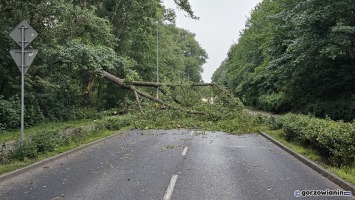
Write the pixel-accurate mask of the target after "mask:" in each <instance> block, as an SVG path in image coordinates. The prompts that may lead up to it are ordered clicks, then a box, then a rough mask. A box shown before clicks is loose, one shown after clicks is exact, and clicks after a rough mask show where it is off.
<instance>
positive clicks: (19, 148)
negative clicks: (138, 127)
mask: <svg viewBox="0 0 355 200" xmlns="http://www.w3.org/2000/svg"><path fill="white" fill-rule="evenodd" d="M133 119H134V115H130V114H127V115H123V116H110V117H105V118H103V119H101V120H99V121H97V122H95V123H94V125H90V126H86V127H76V128H74V127H66V128H64V129H52V130H45V131H39V132H38V133H36V134H34V135H33V136H31V137H29V138H26V140H25V141H24V143H23V144H22V145H20V142H19V141H17V142H16V144H14V146H13V147H11V149H10V150H4V148H3V149H2V150H1V151H0V164H6V163H10V162H11V161H24V160H26V159H37V158H38V157H39V156H40V155H43V154H47V153H51V152H61V151H62V150H61V149H63V147H64V148H66V147H68V146H70V145H72V144H76V145H78V144H82V141H83V140H86V139H89V138H91V137H95V135H97V134H99V133H101V132H103V131H106V130H119V129H122V128H123V127H126V126H129V125H131V124H133Z"/></svg>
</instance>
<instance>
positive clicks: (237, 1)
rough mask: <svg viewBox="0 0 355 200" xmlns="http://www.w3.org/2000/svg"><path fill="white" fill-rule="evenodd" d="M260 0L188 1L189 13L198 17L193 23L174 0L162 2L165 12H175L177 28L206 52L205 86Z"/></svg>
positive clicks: (204, 67) (203, 75) (236, 39)
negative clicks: (188, 32)
mask: <svg viewBox="0 0 355 200" xmlns="http://www.w3.org/2000/svg"><path fill="white" fill-rule="evenodd" d="M261 1H262V0H190V4H191V7H192V10H193V11H194V12H195V15H196V16H198V17H200V19H199V20H197V21H195V20H193V19H190V18H188V17H185V16H187V14H186V13H185V12H183V11H180V10H178V9H176V6H175V4H174V0H164V5H165V6H166V7H167V8H174V9H175V11H176V14H177V18H176V25H177V27H180V28H184V29H187V30H189V31H190V32H192V33H195V34H196V40H197V41H198V42H199V43H200V45H201V47H202V48H203V49H205V50H206V52H207V54H208V57H209V59H208V60H207V63H206V64H205V65H204V66H203V69H204V72H203V74H202V78H203V80H204V82H206V83H207V82H211V76H212V74H213V72H214V71H215V70H216V69H217V68H218V67H219V66H220V64H221V63H222V61H223V60H224V59H225V58H226V57H227V53H228V50H229V48H230V46H231V45H232V44H233V43H236V42H237V41H238V38H239V31H241V30H242V29H244V27H245V21H246V20H247V17H249V16H250V12H251V10H252V9H253V8H254V7H255V6H256V5H257V4H258V3H259V2H261Z"/></svg>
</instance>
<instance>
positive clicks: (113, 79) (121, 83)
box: [101, 70, 214, 115]
mask: <svg viewBox="0 0 355 200" xmlns="http://www.w3.org/2000/svg"><path fill="white" fill-rule="evenodd" d="M101 73H102V74H103V76H104V77H105V78H106V79H107V80H109V81H111V82H113V83H114V84H116V85H118V86H120V87H122V88H124V89H128V90H131V91H132V92H134V93H135V94H139V95H140V96H143V97H145V98H147V99H149V100H152V101H155V102H157V103H159V104H161V105H163V106H165V107H168V108H171V109H175V110H181V111H185V112H187V113H190V114H201V115H209V114H208V113H206V112H201V111H195V110H185V109H183V108H178V107H174V106H172V105H170V104H168V103H165V102H164V101H162V100H160V99H158V98H155V97H153V96H152V95H150V94H148V93H146V92H143V91H141V90H139V89H137V88H136V87H135V85H137V86H146V87H160V86H163V84H159V83H152V82H137V81H136V82H133V83H132V85H129V84H126V83H125V82H124V79H120V78H118V77H116V76H114V75H112V74H110V73H108V72H107V71H104V70H101ZM195 84H196V85H194V86H211V85H214V84H213V83H208V84H206V83H195ZM136 98H137V97H136ZM137 103H139V102H137Z"/></svg>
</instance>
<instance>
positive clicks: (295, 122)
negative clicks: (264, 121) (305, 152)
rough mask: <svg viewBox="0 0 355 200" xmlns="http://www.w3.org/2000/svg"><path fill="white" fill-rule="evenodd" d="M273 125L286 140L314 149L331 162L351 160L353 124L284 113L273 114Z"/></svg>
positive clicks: (354, 144) (354, 148) (340, 163)
mask: <svg viewBox="0 0 355 200" xmlns="http://www.w3.org/2000/svg"><path fill="white" fill-rule="evenodd" d="M274 125H275V126H281V127H282V128H283V130H284V134H285V138H286V140H288V141H293V142H297V143H299V144H301V145H304V146H308V147H311V148H313V149H315V150H317V151H318V152H319V154H320V155H322V156H323V157H324V158H325V160H326V161H327V162H329V164H331V165H335V166H343V165H351V164H352V163H354V161H355V123H344V122H336V121H332V120H330V119H318V118H315V117H311V116H305V115H295V114H287V115H284V116H279V117H277V118H276V120H275V123H274Z"/></svg>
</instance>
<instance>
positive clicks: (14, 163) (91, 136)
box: [0, 120, 131, 175]
mask: <svg viewBox="0 0 355 200" xmlns="http://www.w3.org/2000/svg"><path fill="white" fill-rule="evenodd" d="M93 125H94V122H93V120H79V121H70V122H54V123H48V124H40V125H37V126H34V127H32V128H28V129H26V130H25V133H27V134H26V136H27V137H30V136H35V134H36V133H38V132H41V131H47V130H56V131H62V130H65V129H67V128H79V127H85V126H93ZM129 128H131V127H130V126H127V127H122V128H120V130H107V129H102V130H97V131H92V130H91V131H85V130H84V134H83V135H82V136H80V137H79V138H73V139H71V140H70V142H69V143H68V144H66V145H62V146H59V147H57V148H55V149H54V150H53V151H51V152H46V153H44V154H40V155H39V156H38V157H37V158H36V159H27V158H25V159H24V160H23V161H18V160H11V161H10V163H7V164H0V175H1V174H4V173H8V172H12V171H14V170H17V169H20V168H23V167H26V166H29V165H31V164H33V163H35V162H38V161H41V160H44V159H47V158H50V157H53V156H55V155H58V154H60V153H63V152H66V151H69V150H72V149H74V148H77V147H79V146H81V145H84V144H88V143H90V142H93V141H97V140H99V139H102V138H105V137H108V136H111V135H113V134H115V133H117V131H124V130H127V129H129ZM18 136H19V133H17V132H14V131H10V132H6V133H4V134H3V135H0V141H1V142H4V141H10V140H17V139H18Z"/></svg>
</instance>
